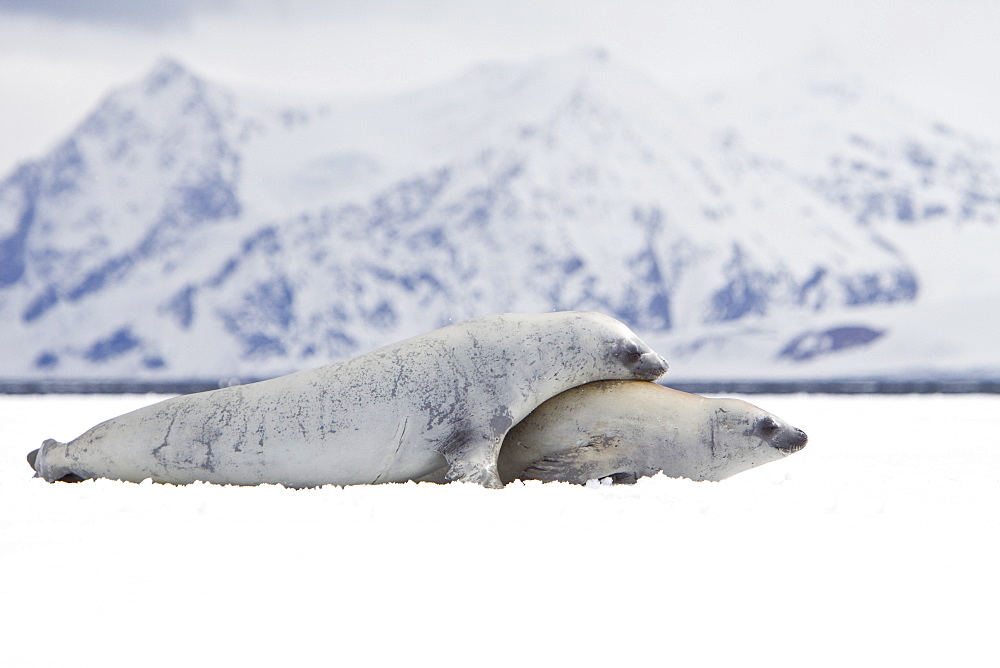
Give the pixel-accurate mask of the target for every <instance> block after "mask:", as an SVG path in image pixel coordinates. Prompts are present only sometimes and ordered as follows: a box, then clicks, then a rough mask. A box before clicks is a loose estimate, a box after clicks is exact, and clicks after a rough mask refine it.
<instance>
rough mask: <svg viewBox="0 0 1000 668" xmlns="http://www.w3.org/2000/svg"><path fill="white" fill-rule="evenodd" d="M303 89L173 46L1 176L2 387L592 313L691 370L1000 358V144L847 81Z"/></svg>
mask: <svg viewBox="0 0 1000 668" xmlns="http://www.w3.org/2000/svg"><path fill="white" fill-rule="evenodd" d="M277 100H280V97H278V96H272V97H270V98H265V97H264V96H261V95H259V94H258V95H253V94H250V93H246V92H242V91H239V90H236V89H233V88H230V87H226V86H224V85H220V84H217V83H213V82H209V81H206V80H205V79H203V78H201V77H199V76H198V75H197V74H196V73H194V72H191V71H190V70H188V69H187V68H186V67H184V66H183V65H182V64H180V63H178V62H176V61H172V60H165V61H163V62H162V63H161V64H160V65H158V66H157V67H156V68H155V69H154V70H153V71H152V72H150V73H149V74H148V75H147V76H146V77H145V78H144V79H143V80H141V81H139V82H137V83H133V84H131V85H128V86H125V87H123V88H122V89H120V90H117V91H114V92H112V93H111V94H110V95H108V97H107V98H106V99H105V100H104V101H103V102H102V103H101V104H100V105H99V106H98V107H97V109H95V110H94V111H93V113H91V114H90V115H89V116H88V117H87V118H86V119H85V120H84V121H83V122H82V123H81V124H80V125H79V127H78V128H77V129H76V130H75V131H74V132H73V133H72V134H71V135H70V136H68V137H66V138H65V140H64V141H62V142H61V143H60V144H59V145H58V147H57V148H56V149H54V150H53V151H52V152H51V153H50V154H49V155H47V156H45V157H44V158H42V159H40V160H38V161H36V162H30V163H26V164H24V165H22V166H21V167H20V168H18V169H17V170H15V171H14V172H13V173H12V174H10V175H9V176H8V177H7V178H6V179H5V180H3V181H0V341H2V342H3V344H4V346H5V347H6V348H7V349H13V350H18V351H19V354H18V355H8V356H4V357H3V358H2V360H0V377H6V378H124V377H129V378H143V379H150V380H155V379H164V380H177V379H190V378H198V379H216V378H218V379H222V378H232V377H264V376H270V375H277V374H281V373H286V372H289V371H294V370H299V369H303V368H310V367H315V366H318V365H320V364H323V363H326V362H330V361H334V360H339V359H344V358H346V357H351V356H354V355H357V354H360V353H363V352H367V351H369V350H372V349H374V348H377V347H379V346H380V345H384V344H387V343H390V342H393V341H397V340H400V339H403V338H406V337H408V336H412V335H415V334H419V333H422V332H426V331H430V330H432V329H435V328H437V327H439V326H441V325H444V324H447V323H449V322H458V321H461V320H464V319H467V318H469V317H473V316H476V315H484V314H488V313H498V312H506V311H513V312H546V311H551V310H568V309H587V310H597V311H600V312H603V313H606V314H608V315H611V316H614V317H616V318H618V319H620V320H622V321H623V322H625V323H626V324H628V325H629V326H630V327H632V328H633V329H634V330H635V331H636V332H637V333H638V334H639V335H640V336H642V337H643V338H644V340H647V341H648V342H649V343H650V344H651V345H652V346H653V347H654V348H656V349H657V350H659V351H660V352H661V353H663V354H664V355H666V356H667V358H668V359H670V361H671V362H672V363H673V366H674V370H675V378H679V377H681V376H685V375H686V376H688V377H702V378H709V377H718V376H724V377H734V376H735V377H758V378H775V377H777V378H796V377H819V378H824V377H825V378H829V377H840V376H849V375H855V376H857V375H861V376H885V375H896V376H900V375H904V376H910V377H913V376H917V377H921V378H923V377H927V376H934V375H938V376H940V375H948V374H951V375H956V374H957V375H965V376H970V375H971V376H996V375H997V374H1000V362H998V361H997V358H996V355H995V352H994V351H995V341H996V340H997V339H998V338H1000V316H998V315H997V309H996V308H995V304H996V303H997V300H998V298H1000V295H998V292H997V291H998V288H997V286H998V285H1000V266H998V264H997V263H996V262H995V261H994V258H995V256H996V253H997V250H998V249H1000V150H998V148H997V147H996V146H993V145H990V144H988V143H986V142H983V141H980V140H977V139H976V138H974V137H971V136H968V135H967V134H964V133H963V132H961V130H960V129H956V128H952V127H950V126H949V125H947V124H946V123H944V122H942V121H941V120H938V119H934V118H930V117H925V116H922V115H921V114H919V113H917V112H915V111H913V110H911V109H910V108H909V107H907V106H906V105H905V104H903V103H901V102H898V101H896V100H892V99H889V98H887V97H886V96H884V95H881V94H879V93H878V91H871V90H867V89H866V88H864V86H863V85H861V84H859V83H857V82H855V81H854V80H853V79H851V78H850V77H848V76H847V75H845V74H844V73H841V72H819V73H816V72H813V73H811V74H810V75H809V76H804V75H802V74H801V73H797V72H772V73H770V74H769V75H768V76H767V77H763V78H762V79H761V80H759V81H756V82H752V85H748V86H747V87H746V89H745V90H739V89H728V90H727V91H726V93H725V94H724V95H718V96H713V97H711V98H710V99H707V100H686V99H685V100H682V99H680V98H678V97H676V96H675V95H673V94H672V93H671V92H670V91H666V90H663V89H662V87H660V86H659V85H658V84H657V83H655V82H654V81H652V80H650V79H648V78H646V77H645V76H644V75H642V74H641V73H638V72H635V71H632V70H631V69H629V68H627V67H625V66H623V65H621V64H619V63H618V62H616V61H615V59H614V58H611V57H609V56H608V55H607V54H605V53H602V52H594V51H585V52H580V53H573V54H569V55H565V56H562V57H557V58H550V59H546V60H540V61H537V62H534V63H529V64H526V65H507V64H492V65H484V66H481V67H478V68H476V69H474V70H473V71H471V72H469V73H467V74H465V75H464V76H462V77H459V78H458V79H456V80H454V81H451V82H447V83H444V84H440V85H437V86H433V87H430V88H427V89H423V90H419V91H416V92H412V93H408V94H405V95H397V96H392V97H387V98H380V99H371V100H365V101H360V102H357V101H356V102H351V103H347V102H330V103H327V104H311V105H310V104H297V105H294V106H288V105H282V104H281V103H280V102H279V101H277ZM958 258H961V260H960V261H959V260H958Z"/></svg>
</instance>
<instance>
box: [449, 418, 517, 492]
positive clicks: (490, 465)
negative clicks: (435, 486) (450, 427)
mask: <svg viewBox="0 0 1000 668" xmlns="http://www.w3.org/2000/svg"><path fill="white" fill-rule="evenodd" d="M501 443H502V439H499V440H498V439H496V438H487V437H485V436H483V435H481V434H478V433H476V432H475V431H472V430H466V429H457V430H455V431H454V432H452V433H451V434H450V435H449V436H448V437H447V438H445V439H443V440H442V441H441V443H439V444H438V446H437V447H436V448H435V449H436V450H437V451H438V452H439V453H441V455H443V456H444V458H445V461H447V462H448V473H447V474H446V475H445V478H446V479H447V480H448V481H453V480H455V481H459V482H474V483H476V484H478V485H482V486H483V487H489V488H491V489H501V488H503V482H501V481H500V474H499V473H498V472H497V455H499V454H500V444H501Z"/></svg>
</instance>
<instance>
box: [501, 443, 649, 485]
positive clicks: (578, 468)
mask: <svg viewBox="0 0 1000 668" xmlns="http://www.w3.org/2000/svg"><path fill="white" fill-rule="evenodd" d="M622 464H623V462H622V460H621V458H620V457H618V456H616V454H615V452H614V446H613V445H609V443H607V442H605V441H604V440H603V439H602V440H600V441H597V442H595V441H592V442H590V443H587V444H585V445H581V446H579V447H576V448H573V449H570V450H563V451H562V452H555V453H552V454H548V455H545V456H544V457H542V458H541V459H539V460H538V461H536V462H534V463H533V464H531V465H530V466H528V467H527V468H525V469H524V471H523V473H522V474H521V475H522V477H523V478H524V479H527V480H541V481H542V482H556V481H560V482H572V483H576V484H578V485H584V484H586V482H587V481H588V480H600V479H601V478H611V479H612V481H614V482H615V483H629V482H635V480H636V477H637V475H636V474H635V473H631V472H628V471H627V470H625V471H623V470H622V469H621V468H620V467H621V465H622Z"/></svg>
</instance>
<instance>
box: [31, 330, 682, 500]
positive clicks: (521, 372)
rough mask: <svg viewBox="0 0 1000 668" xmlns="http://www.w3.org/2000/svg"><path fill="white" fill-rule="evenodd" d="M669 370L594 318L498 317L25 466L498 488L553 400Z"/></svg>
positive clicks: (96, 432) (35, 456) (49, 444)
mask: <svg viewBox="0 0 1000 668" xmlns="http://www.w3.org/2000/svg"><path fill="white" fill-rule="evenodd" d="M666 370H667V363H666V361H665V360H664V359H663V358H662V357H660V356H659V355H657V354H656V353H655V352H653V351H652V350H651V349H650V348H649V347H648V346H647V345H646V344H644V343H643V342H642V341H640V340H639V338H638V337H636V335H635V334H633V333H632V331H631V330H629V329H628V327H626V326H625V325H623V324H621V323H620V322H618V321H617V320H614V319H613V318H609V317H607V316H604V315H600V314H598V313H587V312H565V313H549V314H543V315H519V314H502V315H494V316H485V317H482V318H476V319H474V320H469V321H467V322H464V323H460V324H457V325H452V326H449V327H444V328H442V329H439V330H436V331H433V332H430V333H427V334H423V335H421V336H417V337H414V338H412V339H408V340H406V341H402V342H399V343H395V344H391V345H389V346H386V347H384V348H380V349H378V350H376V351H374V352H371V353H368V354H366V355H362V356H360V357H356V358H354V359H351V360H347V361H345V362H339V363H336V364H330V365H327V366H323V367H319V368H317V369H312V370H309V371H302V372H299V373H295V374H292V375H289V376H283V377H281V378H275V379H272V380H267V381H263V382H260V383H253V384H249V385H241V386H236V387H228V388H225V389H220V390H212V391H210V392H202V393H198V394H190V395H185V396H180V397H174V398H172V399H168V400H166V401H162V402H160V403H157V404H154V405H152V406H147V407H145V408H141V409H139V410H136V411H133V412H131V413H126V414H125V415H121V416H119V417H116V418H113V419H111V420H108V421H106V422H103V423H101V424H99V425H97V426H95V427H93V428H92V429H90V430H89V431H87V432H86V433H84V434H83V435H81V436H79V437H78V438H76V439H74V440H73V441H71V442H69V443H58V442H56V441H53V440H47V441H45V443H43V444H42V447H41V448H39V449H38V450H36V451H34V452H32V453H31V454H30V455H29V456H28V461H29V462H30V463H31V465H32V467H33V468H34V469H35V471H36V472H37V473H36V475H38V476H40V477H42V478H44V479H46V480H48V481H50V482H52V481H56V480H79V479H87V478H114V479H119V480H131V481H134V482H138V481H142V480H145V479H146V478H152V479H153V481H155V482H169V483H190V482H194V481H196V480H203V481H207V482H217V483H228V484H238V485H256V484H261V483H281V484H283V485H287V486H289V487H310V486H316V485H324V484H336V485H350V484H361V483H381V482H403V481H406V480H411V479H417V478H420V477H422V476H424V475H426V474H428V473H430V472H432V471H435V470H437V469H440V468H442V467H445V469H446V471H447V473H446V476H445V477H446V479H447V480H461V481H466V482H476V483H479V484H482V485H484V486H487V487H500V486H502V484H501V481H500V477H499V475H498V473H497V468H496V465H497V453H498V452H499V450H500V445H501V443H502V442H503V439H504V436H505V435H506V434H507V431H508V430H509V429H510V428H511V426H513V425H514V424H516V423H517V422H519V421H521V420H522V419H523V418H524V417H525V416H527V415H528V413H530V412H531V411H532V409H534V408H535V407H536V406H538V405H539V404H541V403H542V402H543V401H545V400H546V399H548V398H550V397H552V396H555V395H556V394H558V393H560V392H562V391H563V390H567V389H569V388H571V387H575V386H577V385H581V384H583V383H588V382H590V381H595V380H602V379H641V380H655V379H656V378H659V377H660V376H661V375H662V374H663V373H664V372H666Z"/></svg>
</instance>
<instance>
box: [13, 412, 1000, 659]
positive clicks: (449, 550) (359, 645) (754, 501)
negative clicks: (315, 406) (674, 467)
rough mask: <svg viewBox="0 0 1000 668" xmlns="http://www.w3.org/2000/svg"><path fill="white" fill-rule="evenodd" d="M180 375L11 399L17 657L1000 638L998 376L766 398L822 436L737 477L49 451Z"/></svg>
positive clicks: (946, 648) (557, 650) (770, 649)
mask: <svg viewBox="0 0 1000 668" xmlns="http://www.w3.org/2000/svg"><path fill="white" fill-rule="evenodd" d="M161 398H162V397H161V396H154V395H149V396H8V397H3V398H0V424H2V425H3V426H2V427H0V508H2V509H3V511H2V514H0V565H2V568H0V602H2V603H0V663H2V664H3V665H9V666H36V665H37V666H43V665H53V664H54V663H55V662H60V663H68V664H71V665H74V666H90V665H94V666H98V665H100V666H108V665H125V664H126V662H127V663H128V664H141V665H153V666H156V665H176V664H178V663H179V662H182V663H196V664H207V663H209V662H220V663H221V662H224V663H225V664H229V665H235V664H238V663H240V664H250V665H266V664H271V663H278V662H281V663H282V664H295V663H305V662H322V663H324V664H337V663H338V662H340V661H344V660H348V661H357V662H362V661H363V662H365V663H366V664H384V663H386V662H388V661H400V662H402V661H406V662H412V661H425V660H429V659H430V660H433V661H434V662H435V664H441V663H444V664H450V665H459V664H460V665H473V664H475V665H480V664H486V665H492V664H500V663H504V664H508V665H509V664H511V663H517V664H522V663H529V664H536V663H540V662H543V661H547V662H551V663H552V664H553V665H557V664H558V665H567V664H569V663H570V662H577V663H579V662H585V663H586V664H587V665H593V664H600V663H610V662H615V663H617V662H624V663H626V664H627V665H637V666H638V665H667V664H673V665H696V664H697V665H718V664H724V663H735V662H739V665H746V664H747V663H749V664H751V665H754V664H759V665H768V666H772V665H813V666H815V665H878V664H885V665H914V664H922V665H962V666H972V665H996V663H995V662H996V660H997V659H998V652H997V649H996V643H995V640H994V638H993V635H994V634H995V632H996V626H997V621H998V620H997V615H996V601H997V599H998V597H1000V578H998V569H997V564H998V563H1000V549H998V547H1000V538H998V531H997V529H998V522H997V511H998V509H1000V484H998V483H1000V449H998V447H997V446H998V442H997V438H996V416H997V415H1000V396H987V395H965V396H941V395H931V396H864V397H856V396H854V397H849V396H821V395H774V396H752V397H744V398H746V399H748V400H749V401H751V402H752V403H754V404H757V405H759V406H761V407H763V408H765V409H766V410H769V411H771V412H773V413H775V414H777V415H779V416H781V417H782V418H784V419H786V420H787V421H789V422H790V423H792V424H794V425H796V426H800V427H802V428H803V429H805V430H806V431H807V432H808V433H809V435H810V443H809V446H808V447H807V448H806V449H805V450H803V451H802V452H800V453H797V454H795V455H793V456H790V457H787V458H785V459H783V460H781V461H779V462H775V463H772V464H768V465H766V466H763V467H761V468H759V469H755V470H753V471H749V472H747V473H743V474H740V475H738V476H736V477H734V478H731V479H729V480H726V481H723V482H719V483H708V482H705V483H696V482H692V481H689V480H675V479H668V478H664V477H662V476H661V477H656V478H647V479H643V480H641V481H640V482H639V483H638V484H637V485H634V486H608V485H599V484H596V483H591V484H590V485H588V486H587V487H581V486H572V485H568V484H545V485H543V484H541V483H535V484H520V483H512V484H511V485H509V486H508V487H507V488H506V489H504V490H487V489H482V488H479V487H476V486H473V485H460V484H451V485H433V484H429V483H424V484H419V485H418V484H413V483H410V484H405V485H382V486H359V487H348V488H338V487H325V488H320V489H312V490H290V489H285V488H282V487H279V486H264V487H252V488H240V487H225V486H217V485H208V484H196V485H192V486H187V487H174V486H169V485H154V484H152V483H150V482H146V483H143V484H139V485H136V484H131V483H119V482H113V481H108V480H101V481H91V482H84V483H80V484H63V483H57V484H48V483H45V482H43V481H41V480H39V479H32V478H31V476H30V474H31V470H30V468H29V467H28V465H27V463H26V462H25V459H24V457H25V454H26V453H27V452H28V451H29V450H31V449H32V448H34V447H37V445H38V444H39V443H40V442H41V441H42V440H43V439H44V438H48V437H53V438H57V439H61V440H68V439H71V438H73V437H75V436H76V435H78V434H79V433H81V432H82V431H84V430H85V429H87V428H89V427H90V426H92V425H93V424H95V423H97V422H99V421H101V420H104V419H107V418H109V417H113V416H115V415H118V414H120V413H122V412H125V411H128V410H132V409H135V408H138V407H140V406H142V405H145V404H148V403H152V402H153V401H157V400H160V399H161ZM677 661H683V662H686V663H681V664H677V663H676V662H677Z"/></svg>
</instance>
